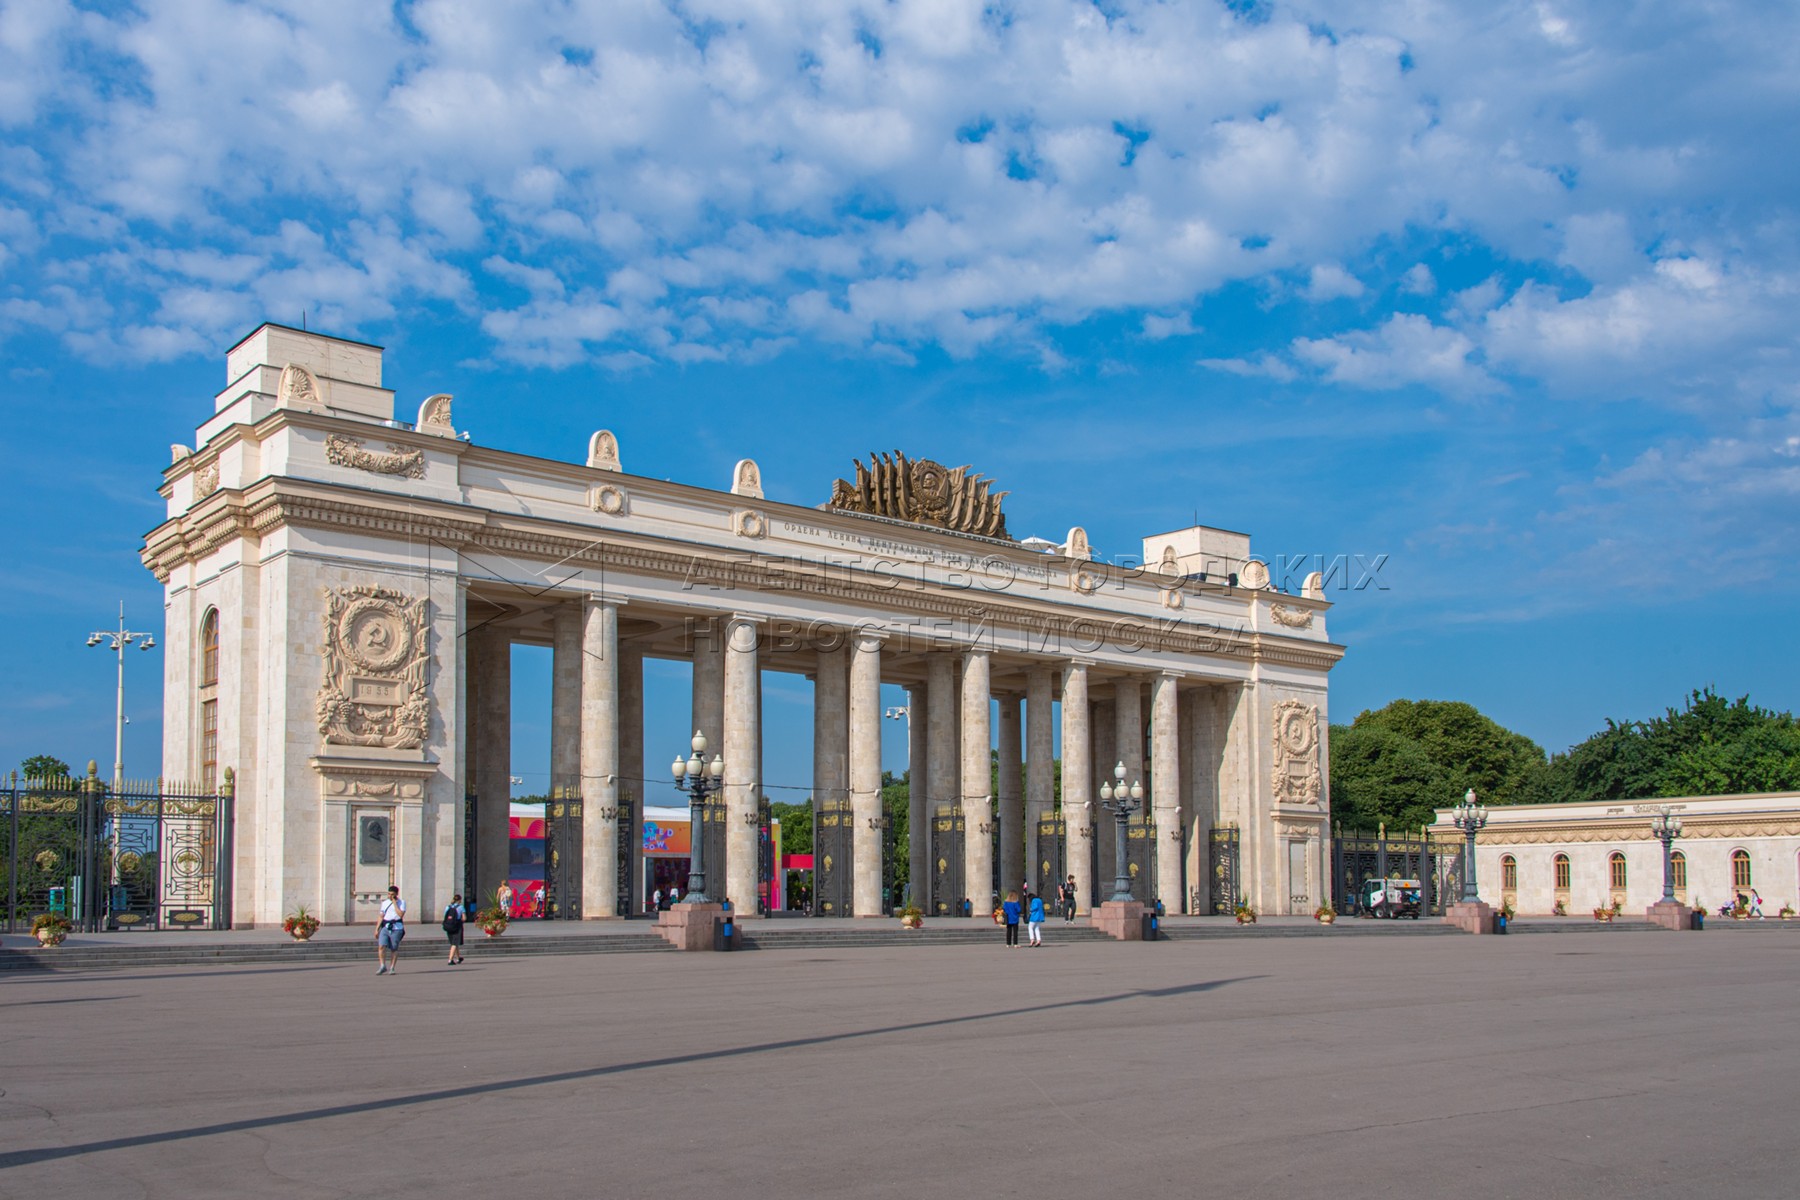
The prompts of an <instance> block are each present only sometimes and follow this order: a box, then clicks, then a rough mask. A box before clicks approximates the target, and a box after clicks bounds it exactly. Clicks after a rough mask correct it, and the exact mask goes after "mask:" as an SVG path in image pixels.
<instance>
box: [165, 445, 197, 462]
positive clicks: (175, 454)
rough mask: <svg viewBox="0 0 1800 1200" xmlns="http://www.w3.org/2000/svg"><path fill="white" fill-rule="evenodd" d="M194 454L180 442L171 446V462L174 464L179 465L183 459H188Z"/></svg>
mask: <svg viewBox="0 0 1800 1200" xmlns="http://www.w3.org/2000/svg"><path fill="white" fill-rule="evenodd" d="M192 453H193V451H192V450H189V449H188V448H187V447H186V446H184V445H182V444H181V443H180V442H175V443H172V444H171V445H170V446H169V461H170V462H172V463H178V462H180V461H181V460H182V459H184V458H186V457H187V456H188V455H190V454H192Z"/></svg>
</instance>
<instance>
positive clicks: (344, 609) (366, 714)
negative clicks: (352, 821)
mask: <svg viewBox="0 0 1800 1200" xmlns="http://www.w3.org/2000/svg"><path fill="white" fill-rule="evenodd" d="M325 598H326V604H327V608H326V613H325V683H324V686H322V687H321V688H320V689H319V733H320V735H321V736H322V737H323V738H324V739H325V741H326V742H327V743H335V744H337V745H340V746H382V747H385V748H387V749H390V750H414V749H417V748H418V747H420V746H422V745H424V744H425V736H426V732H427V725H428V721H429V718H430V715H431V701H430V698H429V696H428V695H427V694H426V691H425V674H426V667H427V665H428V663H429V661H430V646H429V642H428V639H429V637H430V629H429V626H428V625H427V622H426V601H425V600H424V599H423V598H422V597H412V596H408V595H406V594H405V593H404V592H398V591H395V590H393V589H392V588H384V587H372V586H361V587H350V588H341V589H337V588H328V589H326V592H325Z"/></svg>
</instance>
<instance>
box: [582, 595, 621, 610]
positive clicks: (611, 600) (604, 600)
mask: <svg viewBox="0 0 1800 1200" xmlns="http://www.w3.org/2000/svg"><path fill="white" fill-rule="evenodd" d="M579 600H580V603H582V604H584V605H586V606H587V607H588V608H624V607H625V601H624V600H621V599H619V598H618V597H617V596H603V595H601V594H600V593H598V592H583V593H581V595H580V597H579Z"/></svg>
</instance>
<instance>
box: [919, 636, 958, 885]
mask: <svg viewBox="0 0 1800 1200" xmlns="http://www.w3.org/2000/svg"><path fill="white" fill-rule="evenodd" d="M925 671H926V675H925V696H926V700H925V704H926V709H927V713H926V734H925V742H926V748H925V820H926V822H927V833H926V840H927V842H928V843H929V841H930V834H929V822H930V821H931V820H932V818H933V816H934V815H935V814H936V812H937V806H938V805H940V804H947V803H950V802H952V801H954V802H955V803H958V804H961V803H962V784H961V782H960V781H961V779H962V749H961V747H960V746H958V745H957V737H956V714H957V710H958V709H959V707H960V706H961V704H962V700H961V698H960V697H959V696H958V695H957V692H956V664H955V660H954V659H952V658H951V657H950V656H949V655H948V654H933V655H931V656H930V657H929V658H927V659H926V660H925ZM926 861H927V865H928V870H929V863H930V852H929V850H927V852H926ZM935 878H936V877H935V876H934V875H932V874H929V873H928V874H927V875H926V876H925V879H924V889H925V890H924V891H923V892H922V893H921V894H920V896H919V907H921V908H923V909H926V910H927V911H935V910H934V909H933V907H932V906H933V904H934V903H935V902H936V901H939V900H941V901H944V902H945V903H951V904H953V903H955V902H956V901H957V900H958V899H960V897H957V896H939V895H936V894H935V892H934V891H933V883H934V881H935Z"/></svg>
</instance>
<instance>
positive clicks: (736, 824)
mask: <svg viewBox="0 0 1800 1200" xmlns="http://www.w3.org/2000/svg"><path fill="white" fill-rule="evenodd" d="M724 630H725V637H724V643H725V736H724V750H723V751H722V753H723V754H724V755H725V791H724V799H725V862H724V864H723V865H724V867H725V874H724V877H723V879H722V880H721V886H720V887H719V888H718V890H717V891H714V890H713V887H714V885H713V883H712V864H711V863H708V864H707V892H708V894H709V895H711V896H712V898H713V899H715V900H730V901H731V904H732V908H733V910H734V912H735V913H736V915H737V916H739V917H753V916H755V915H756V800H757V793H758V792H759V791H760V790H761V788H762V778H761V775H760V774H759V770H758V766H759V764H760V763H761V761H762V710H761V709H760V708H759V707H758V705H757V702H756V700H757V695H758V693H759V691H760V689H759V688H758V686H757V676H758V675H759V674H760V673H761V670H762V659H761V655H760V653H759V649H760V648H759V644H758V643H759V641H760V631H759V630H758V629H757V627H756V621H755V619H754V618H752V617H747V616H745V615H743V614H742V613H733V614H731V616H730V617H729V618H727V619H726V621H725V623H724Z"/></svg>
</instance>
